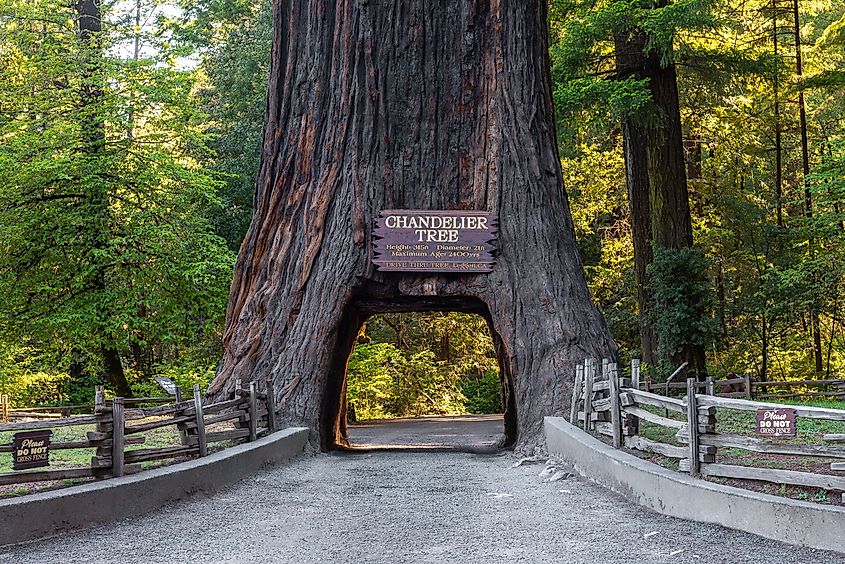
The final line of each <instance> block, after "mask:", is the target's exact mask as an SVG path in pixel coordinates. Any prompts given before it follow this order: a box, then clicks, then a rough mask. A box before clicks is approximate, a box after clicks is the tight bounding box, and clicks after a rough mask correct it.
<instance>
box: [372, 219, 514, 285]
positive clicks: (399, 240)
mask: <svg viewBox="0 0 845 564" xmlns="http://www.w3.org/2000/svg"><path fill="white" fill-rule="evenodd" d="M496 229H497V221H496V216H494V215H493V214H492V213H490V212H484V211H467V210H384V211H382V212H381V215H380V217H379V219H378V223H377V225H376V229H375V231H374V234H375V236H376V240H375V243H374V251H375V257H374V258H373V263H374V264H375V265H376V266H377V267H378V269H379V270H380V271H382V272H490V271H492V270H493V264H494V263H495V262H496V261H495V259H494V258H493V251H494V250H495V246H494V245H493V240H494V239H495V238H496Z"/></svg>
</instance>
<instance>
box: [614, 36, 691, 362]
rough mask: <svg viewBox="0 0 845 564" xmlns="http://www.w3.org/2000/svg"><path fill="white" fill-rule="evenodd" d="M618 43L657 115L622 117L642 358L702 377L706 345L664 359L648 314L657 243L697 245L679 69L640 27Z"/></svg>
mask: <svg viewBox="0 0 845 564" xmlns="http://www.w3.org/2000/svg"><path fill="white" fill-rule="evenodd" d="M614 41H615V51H616V65H617V73H618V76H619V77H620V78H629V77H633V78H637V79H648V87H649V91H650V93H651V99H652V102H653V104H654V105H653V108H652V112H651V114H652V115H645V116H628V117H626V118H624V119H623V135H624V139H625V167H626V178H627V183H628V201H629V205H630V207H631V231H632V235H633V237H632V238H633V241H634V269H635V272H636V277H637V286H638V288H637V300H638V303H639V309H640V338H641V340H642V342H643V345H642V349H643V359H644V360H645V361H646V362H648V363H650V364H652V365H653V364H655V363H656V362H658V361H668V362H671V363H672V364H675V365H678V364H680V363H682V362H685V361H686V362H688V363H689V369H690V370H691V371H693V372H694V373H696V374H697V375H698V376H699V377H703V376H704V374H705V373H706V365H705V355H704V348H703V347H701V346H698V345H694V344H688V345H686V346H684V347H683V349H682V350H681V351H679V352H678V353H676V354H674V355H672V357H671V358H659V355H658V354H657V351H658V349H659V341H660V337H659V335H657V334H656V332H655V330H654V329H653V326H652V320H651V319H650V315H649V314H650V312H651V311H652V308H659V307H660V304H654V303H653V299H652V297H651V292H650V290H649V288H648V274H647V268H648V265H649V264H651V262H652V260H653V254H652V244H653V245H656V246H657V247H660V248H664V249H681V248H686V247H691V246H692V244H693V239H692V219H691V214H690V205H689V191H688V187H687V176H686V162H685V159H684V141H683V130H682V128H681V112H680V104H679V100H678V79H677V74H676V70H675V65H674V63H672V62H671V61H670V62H669V63H664V62H663V61H662V59H663V53H661V52H660V51H659V50H658V49H649V47H648V43H649V40H648V36H647V34H646V33H645V32H644V31H643V30H641V29H632V30H629V31H627V32H617V34H616V36H615V37H614ZM669 58H670V59H671V57H669ZM649 352H650V354H651V359H650V358H649Z"/></svg>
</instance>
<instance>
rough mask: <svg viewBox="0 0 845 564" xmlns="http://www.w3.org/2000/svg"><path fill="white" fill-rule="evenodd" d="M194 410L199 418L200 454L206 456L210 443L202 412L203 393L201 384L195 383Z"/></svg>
mask: <svg viewBox="0 0 845 564" xmlns="http://www.w3.org/2000/svg"><path fill="white" fill-rule="evenodd" d="M194 411H195V412H196V420H197V446H198V447H199V449H200V456H206V455H208V443H207V442H206V439H205V419H204V418H203V414H202V393H201V392H200V385H199V384H194Z"/></svg>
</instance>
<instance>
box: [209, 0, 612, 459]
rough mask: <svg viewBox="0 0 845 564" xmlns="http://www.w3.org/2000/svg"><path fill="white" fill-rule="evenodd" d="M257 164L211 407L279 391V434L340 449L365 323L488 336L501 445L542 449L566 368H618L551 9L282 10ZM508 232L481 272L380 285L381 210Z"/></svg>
mask: <svg viewBox="0 0 845 564" xmlns="http://www.w3.org/2000/svg"><path fill="white" fill-rule="evenodd" d="M274 10H275V12H274V25H275V31H274V43H273V53H272V65H271V76H270V90H269V100H268V112H267V119H266V123H265V132H264V148H263V154H262V164H261V169H260V172H259V178H258V185H257V192H256V196H255V212H254V217H253V221H252V225H251V227H250V229H249V232H248V234H247V236H246V239H245V241H244V243H243V246H242V248H241V251H240V255H239V259H238V263H237V267H236V272H235V278H234V282H233V284H232V292H231V299H230V303H229V310H228V320H227V330H226V334H225V336H224V344H225V353H224V357H223V359H222V361H221V363H220V367H219V370H218V374H217V378H216V379H215V380H214V382H213V383H212V386H211V388H210V393H212V394H217V395H223V394H226V393H229V391H230V390H231V389H232V388H233V387H234V383H235V380H237V379H243V380H244V381H247V380H259V381H260V380H264V379H267V378H273V380H274V382H275V385H276V390H278V392H277V394H278V398H277V399H278V405H279V409H280V411H281V413H280V417H281V420H282V421H285V422H286V423H295V424H302V425H307V426H310V427H311V428H313V429H314V430H315V434H314V436H313V438H312V441H313V442H314V443H315V446H316V444H319V445H320V446H322V447H323V448H330V447H332V446H333V445H336V444H339V443H342V442H343V440H344V436H343V435H344V431H345V404H344V401H343V397H344V395H345V369H346V362H347V359H348V356H349V353H350V351H351V348H352V346H353V344H354V341H355V337H356V334H357V332H358V330H359V328H360V326H361V324H362V323H363V321H365V320H366V318H367V317H368V316H369V315H372V314H374V313H379V312H389V311H425V310H456V311H467V312H473V313H478V314H481V315H483V316H485V317H486V319H487V320H488V323H489V324H490V327H491V330H492V333H493V336H494V342H495V345H496V349H497V352H498V355H499V363H500V367H501V371H502V380H503V387H504V397H505V404H506V441H507V442H509V443H510V444H514V443H516V446H517V448H519V449H520V450H527V449H529V448H531V447H533V446H535V445H537V444H539V443H540V442H541V441H542V418H543V416H544V415H552V414H562V413H564V412H565V411H566V410H567V409H568V405H567V404H568V399H567V398H569V387H570V385H571V384H570V381H571V380H572V374H573V373H574V366H575V364H576V363H577V362H578V361H579V360H582V359H583V358H584V357H586V356H593V357H601V356H614V355H615V345H614V343H613V341H612V339H611V336H610V334H609V331H608V329H607V326H606V323H605V321H604V319H603V318H602V316H601V314H600V312H599V311H598V310H597V309H596V308H595V307H594V306H593V304H592V302H591V300H590V297H589V294H588V291H587V285H586V282H585V278H584V272H583V268H582V265H581V261H580V258H579V256H578V253H577V250H576V247H575V238H574V231H573V227H572V220H571V217H570V213H569V206H568V202H567V199H566V194H565V193H564V192H563V189H562V182H561V174H560V163H559V160H558V156H557V149H556V145H555V135H554V122H553V116H552V103H551V90H550V83H549V75H548V59H547V43H546V8H545V2H544V1H542V0H520V1H519V2H516V1H511V2H505V1H496V0H493V1H479V0H475V1H470V0H458V1H455V2H448V3H445V2H444V3H441V2H430V1H427V0H406V1H403V2H395V1H393V0H389V1H388V0H381V1H379V0H371V1H368V2H365V1H360V0H354V1H353V0H347V1H342V0H338V1H337V2H321V1H309V0H277V2H276V5H275V7H274ZM403 208H408V209H477V210H488V211H492V212H495V213H497V214H498V215H499V222H500V227H499V235H498V241H497V245H498V248H499V249H500V251H499V253H498V258H497V263H496V266H495V268H494V270H493V272H492V273H490V274H481V275H456V274H444V275H429V274H423V275H420V274H404V273H380V272H377V271H375V269H374V267H373V265H372V262H371V260H372V229H373V227H374V224H375V219H376V218H377V217H378V214H379V212H380V210H382V209H403Z"/></svg>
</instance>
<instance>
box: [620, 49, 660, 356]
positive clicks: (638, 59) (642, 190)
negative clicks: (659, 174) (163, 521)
mask: <svg viewBox="0 0 845 564" xmlns="http://www.w3.org/2000/svg"><path fill="white" fill-rule="evenodd" d="M645 45H646V36H645V34H644V33H641V32H640V33H636V34H634V35H632V36H625V35H619V36H617V37H616V66H617V72H618V73H619V77H620V78H628V77H632V76H634V77H637V78H642V73H643V70H644V67H645V62H644V59H645ZM622 147H623V152H624V156H625V182H626V185H627V188H628V207H629V209H630V215H631V219H630V221H631V241H632V243H633V247H634V275H635V278H636V281H637V307H638V309H639V326H640V352H641V354H642V359H643V361H644V362H645V363H646V364H648V365H650V366H655V365H657V363H658V360H659V359H658V356H657V334H656V333H655V331H654V327H653V323H652V319H651V308H652V300H651V292H650V290H649V282H648V272H647V269H648V265H650V264H651V263H652V261H653V260H654V254H653V253H652V248H651V243H652V240H653V235H652V231H651V206H650V197H649V182H648V166H647V162H648V153H647V148H646V127H645V124H644V123H643V122H642V121H641V120H638V119H636V118H634V117H632V116H626V117H624V118H623V119H622Z"/></svg>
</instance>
